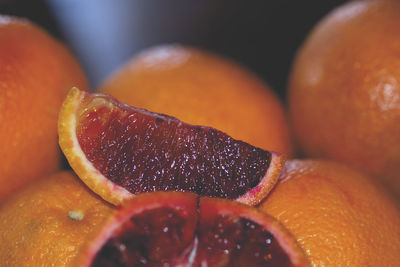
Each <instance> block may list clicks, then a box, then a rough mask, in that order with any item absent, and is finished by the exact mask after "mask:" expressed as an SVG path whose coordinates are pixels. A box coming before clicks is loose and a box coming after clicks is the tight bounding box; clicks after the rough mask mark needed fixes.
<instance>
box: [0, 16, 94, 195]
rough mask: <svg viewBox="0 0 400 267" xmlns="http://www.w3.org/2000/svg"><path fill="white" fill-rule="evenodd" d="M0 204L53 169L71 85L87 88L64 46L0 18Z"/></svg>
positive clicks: (25, 24) (28, 25)
mask: <svg viewBox="0 0 400 267" xmlns="http://www.w3.org/2000/svg"><path fill="white" fill-rule="evenodd" d="M0 62H1V64H0V81H1V82H0V125H1V127H0V148H1V153H0V202H1V200H3V199H4V198H5V197H6V196H7V195H8V194H9V193H10V192H11V191H13V190H14V189H16V188H18V187H21V186H22V185H24V184H25V183H27V182H28V181H31V180H33V179H36V178H38V177H41V176H43V175H45V174H49V173H51V172H54V171H56V170H57V169H58V168H59V167H60V158H61V153H60V151H59V148H58V145H57V115H58V110H59V108H60V106H61V102H62V100H63V99H64V97H65V96H66V94H67V92H68V90H69V89H70V88H71V86H73V85H79V86H81V87H82V89H84V88H87V84H86V79H85V77H84V75H83V73H82V71H81V69H80V67H79V66H78V63H77V62H76V61H75V59H74V58H73V57H72V55H71V54H70V53H69V52H68V51H67V50H66V49H65V47H64V46H63V45H61V44H60V43H58V42H57V41H56V40H54V39H53V38H52V37H50V36H49V35H48V34H47V33H45V32H44V31H42V30H41V29H39V28H38V27H37V26H35V25H33V24H31V23H30V22H29V21H27V20H22V19H16V18H10V17H5V16H0Z"/></svg>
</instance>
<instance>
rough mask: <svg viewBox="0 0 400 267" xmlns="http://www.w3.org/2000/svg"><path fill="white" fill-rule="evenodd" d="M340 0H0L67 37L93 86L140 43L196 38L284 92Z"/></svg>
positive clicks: (6, 9)
mask: <svg viewBox="0 0 400 267" xmlns="http://www.w3.org/2000/svg"><path fill="white" fill-rule="evenodd" d="M344 2H346V1H342V0H325V1H318V0H303V1H294V0H278V1H267V0H264V1H262V0H253V1H245V0H202V1H188V0H169V1H161V0H117V1H116V0H0V13H2V14H9V15H16V16H21V17H26V18H29V19H31V20H32V21H34V22H36V23H37V24H38V25H40V26H42V27H43V28H45V29H46V30H47V31H49V32H50V33H51V34H52V35H53V36H55V37H56V38H58V39H61V40H62V41H64V42H65V43H66V44H67V45H68V46H69V47H70V48H71V50H72V51H73V52H74V53H75V55H76V56H77V57H78V59H79V60H80V62H81V65H82V67H83V68H84V70H85V72H86V74H87V76H88V78H89V80H90V83H91V86H92V88H96V86H97V85H98V84H99V83H100V82H101V81H102V80H104V79H105V78H106V77H107V76H108V75H110V74H111V73H112V72H113V71H115V70H116V69H117V68H118V67H119V66H121V65H122V64H124V63H125V62H126V61H127V60H129V59H130V58H131V57H132V56H133V55H134V54H136V53H138V52H139V51H141V50H143V49H145V48H147V47H150V46H154V45H157V44H163V43H182V44H188V45H195V46H198V47H201V48H203V49H206V50H209V51H213V52H216V53H219V54H221V55H224V56H226V57H229V58H231V59H233V60H235V61H237V62H239V63H241V64H243V65H245V66H247V67H248V68H250V69H252V70H253V71H254V72H255V73H257V74H258V75H259V76H260V77H261V78H263V79H264V80H265V81H267V83H269V84H270V85H271V86H272V87H273V88H274V90H275V91H276V92H277V94H278V95H280V96H281V97H282V98H284V97H285V88H286V81H287V76H288V73H289V71H290V65H291V62H292V60H293V57H294V55H295V52H296V50H297V49H298V47H299V46H300V45H301V43H302V41H303V40H304V38H305V37H306V35H307V33H308V32H309V31H310V30H311V29H312V27H313V26H314V25H315V23H317V21H318V20H319V19H320V18H322V17H323V16H324V15H325V14H327V13H328V12H329V11H330V10H331V9H333V8H334V7H336V6H338V5H340V4H342V3H344Z"/></svg>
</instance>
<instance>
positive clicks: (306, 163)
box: [260, 160, 400, 266]
mask: <svg viewBox="0 0 400 267" xmlns="http://www.w3.org/2000/svg"><path fill="white" fill-rule="evenodd" d="M260 209H262V210H263V211H265V212H267V213H268V214H270V215H272V216H274V217H276V218H277V219H278V220H279V221H280V222H281V223H282V224H283V225H284V226H286V227H287V228H288V229H289V231H291V232H292V233H293V235H294V236H295V237H296V239H297V241H298V242H299V243H300V246H301V247H302V248H303V249H304V251H305V252H306V254H307V255H308V257H309V259H310V261H311V263H312V265H314V266H397V265H398V263H399V262H400V254H399V251H400V238H399V237H400V211H399V210H398V209H397V207H396V206H395V204H394V203H393V202H392V199H390V198H389V197H388V195H387V194H386V193H385V192H384V191H381V190H380V188H379V187H377V186H376V184H374V183H373V181H372V180H370V179H369V178H367V177H366V176H364V175H363V174H361V173H359V172H357V171H354V170H353V169H350V168H349V167H346V166H344V165H341V164H339V163H334V162H329V161H322V160H292V161H288V163H287V164H286V166H285V168H284V171H283V174H282V176H281V178H280V182H279V183H278V184H277V186H276V187H275V188H274V190H273V191H272V192H271V193H270V195H269V196H268V197H267V198H266V200H265V201H264V202H263V203H262V204H261V206H260Z"/></svg>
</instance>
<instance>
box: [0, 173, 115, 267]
mask: <svg viewBox="0 0 400 267" xmlns="http://www.w3.org/2000/svg"><path fill="white" fill-rule="evenodd" d="M113 210H114V208H112V207H111V206H109V205H108V204H107V203H106V202H104V201H103V200H101V199H100V198H99V197H97V195H95V194H94V193H92V192H91V191H90V190H89V189H88V188H87V187H85V186H84V185H83V184H82V183H81V182H80V180H79V179H78V178H77V177H76V176H75V175H73V174H72V172H59V173H56V174H53V175H52V176H49V177H46V178H43V179H40V180H37V181H36V182H34V183H31V184H30V185H28V186H26V187H24V188H23V189H22V190H20V191H18V192H16V193H15V194H13V195H12V196H11V197H10V198H8V199H7V201H5V202H4V203H3V204H2V205H1V206H0V229H1V235H0V262H1V265H2V266H71V263H72V262H73V261H74V260H75V257H76V256H77V254H78V251H79V249H80V248H81V246H82V245H83V243H84V242H85V240H86V239H87V236H88V235H90V234H91V233H92V232H93V230H94V229H95V228H96V225H99V224H100V223H101V222H103V220H105V218H107V216H108V215H109V214H111V212H112V211H113ZM71 211H75V212H78V214H82V215H83V218H79V216H77V217H74V216H73V215H74V214H73V213H72V215H71V214H70V212H71ZM71 218H72V219H71ZM73 218H75V219H76V220H73ZM79 219H80V220H79Z"/></svg>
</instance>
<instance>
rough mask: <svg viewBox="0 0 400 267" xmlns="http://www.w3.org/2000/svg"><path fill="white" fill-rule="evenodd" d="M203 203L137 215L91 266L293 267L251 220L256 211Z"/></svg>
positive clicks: (209, 201) (274, 241)
mask: <svg viewBox="0 0 400 267" xmlns="http://www.w3.org/2000/svg"><path fill="white" fill-rule="evenodd" d="M154 198H157V196H155V197H154ZM192 200H193V195H189V197H187V195H185V196H184V195H182V197H181V198H180V201H182V202H184V201H192ZM205 200H206V201H203V199H200V200H199V202H197V204H196V202H193V201H192V202H191V204H190V205H186V204H185V205H184V206H180V205H179V204H178V205H177V206H175V207H173V206H172V205H169V204H166V205H165V206H162V203H161V204H160V205H161V206H156V207H154V208H149V209H146V208H144V210H143V211H141V212H138V213H135V215H133V216H132V217H130V218H129V220H127V221H126V222H124V223H122V224H121V225H120V226H118V227H117V228H116V230H115V231H114V232H113V233H112V235H111V236H110V237H109V238H108V239H107V240H106V241H104V242H105V243H104V245H103V246H102V247H101V248H99V251H98V252H96V255H95V258H94V260H93V262H92V265H91V266H176V265H179V264H184V266H201V265H202V264H203V265H202V266H293V264H292V263H291V261H290V258H289V256H288V255H287V252H285V251H284V249H283V248H282V247H281V245H280V242H279V241H278V240H277V239H276V238H275V236H274V235H272V234H271V233H270V232H269V231H268V230H267V229H268V225H264V226H262V225H260V224H259V223H257V222H255V221H253V220H252V219H251V217H252V216H253V213H254V209H250V208H248V207H244V206H243V205H238V204H237V203H234V204H231V202H229V203H228V201H226V200H225V201H223V200H220V199H205ZM159 201H160V202H162V201H163V199H162V198H160V200H159ZM153 202H157V200H155V199H154V200H153ZM178 202H179V201H178ZM176 203H177V202H176ZM176 203H175V205H176ZM218 203H222V205H220V204H218ZM183 207H184V208H183ZM257 216H259V215H257ZM257 216H255V218H256V217H257ZM256 220H257V219H256Z"/></svg>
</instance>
